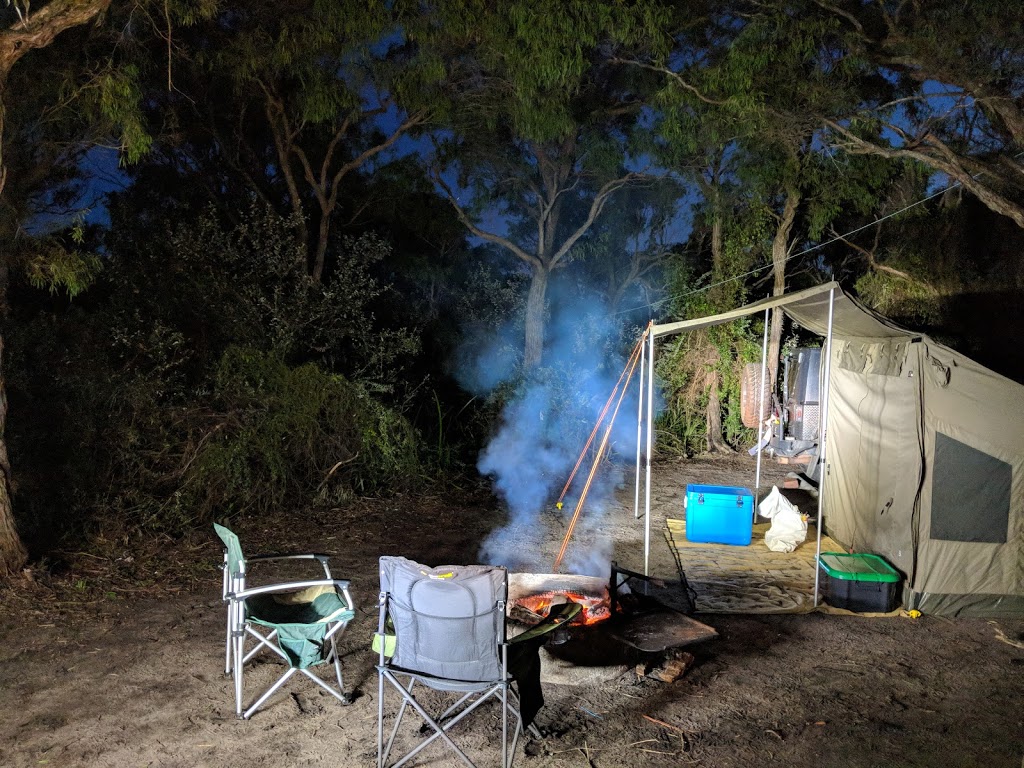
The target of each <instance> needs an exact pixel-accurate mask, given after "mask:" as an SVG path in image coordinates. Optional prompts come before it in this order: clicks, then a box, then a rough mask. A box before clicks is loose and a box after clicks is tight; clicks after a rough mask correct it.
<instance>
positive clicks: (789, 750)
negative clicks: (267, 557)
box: [0, 457, 1024, 768]
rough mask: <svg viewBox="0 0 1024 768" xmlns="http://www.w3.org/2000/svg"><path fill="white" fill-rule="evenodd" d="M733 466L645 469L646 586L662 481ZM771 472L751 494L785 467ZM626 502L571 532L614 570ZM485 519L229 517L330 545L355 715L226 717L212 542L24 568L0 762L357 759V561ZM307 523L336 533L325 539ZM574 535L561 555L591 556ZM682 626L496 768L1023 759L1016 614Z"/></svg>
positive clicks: (556, 691) (472, 506) (285, 540)
mask: <svg viewBox="0 0 1024 768" xmlns="http://www.w3.org/2000/svg"><path fill="white" fill-rule="evenodd" d="M752 466H753V463H752V460H749V459H747V458H746V457H736V458H731V459H714V460H696V461H665V462H660V463H659V464H658V465H657V466H656V467H655V470H656V483H655V496H654V499H653V502H654V505H653V509H654V530H655V531H656V532H657V536H656V537H655V538H654V539H653V541H652V573H653V574H654V575H657V576H662V577H664V578H667V579H671V578H672V577H673V576H674V575H675V565H674V563H673V560H672V555H671V552H670V550H669V547H668V545H667V543H666V540H665V538H664V537H663V536H662V529H663V527H664V520H665V518H666V517H672V516H678V515H679V514H681V508H680V505H679V500H680V497H679V495H678V491H679V488H680V486H681V484H683V485H684V484H685V483H686V482H704V483H715V484H722V485H747V486H749V485H750V484H751V477H752V473H751V469H752ZM769 466H770V469H769V471H768V477H767V479H766V482H767V483H768V484H769V487H770V484H771V483H772V482H776V483H778V482H781V477H782V475H784V473H785V469H784V468H779V467H777V466H771V465H769ZM624 495H628V496H629V499H628V500H626V501H625V502H624V506H623V508H622V509H620V510H618V511H616V512H614V513H612V514H610V515H609V516H608V517H607V518H605V519H604V520H603V521H602V522H601V523H600V524H597V525H592V526H590V527H589V528H588V529H586V530H585V532H584V534H585V537H612V538H614V540H615V543H616V551H615V557H617V558H618V559H619V560H620V562H621V563H622V564H623V565H626V566H629V565H635V564H636V558H638V557H642V542H641V533H642V525H641V524H639V523H638V522H637V521H636V520H635V519H634V518H633V515H632V512H631V506H630V505H631V503H632V495H631V493H625V494H624ZM503 522H505V521H504V520H502V519H501V515H500V514H498V513H496V512H495V511H494V507H493V503H492V502H491V500H490V498H489V496H488V495H487V494H485V493H479V494H476V495H472V494H470V495H466V496H464V497H463V498H462V500H460V501H459V502H457V503H454V504H453V503H452V502H451V499H450V498H438V497H430V498H425V497H415V498H413V497H399V498H396V499H390V500H363V501H359V502H357V503H354V504H352V505H351V506H349V507H346V508H344V509H339V510H333V511H331V512H330V513H321V514H316V515H311V514H308V513H306V514H299V513H295V514H291V515H287V516H285V517H284V518H282V519H278V520H275V521H273V522H272V523H271V522H270V521H267V522H266V523H263V524H256V523H254V522H250V521H245V520H239V521H237V528H238V531H239V533H240V535H241V536H242V540H243V543H245V544H246V545H247V546H248V547H249V548H250V549H251V550H253V551H257V550H261V551H268V550H296V549H297V550H308V549H323V550H326V551H329V552H332V553H334V555H335V557H334V558H333V561H332V562H333V563H334V565H335V567H336V571H337V573H338V575H339V576H343V577H347V578H351V579H352V582H353V587H354V596H355V598H356V600H357V603H358V606H359V609H360V610H359V613H358V615H357V618H356V620H355V621H354V622H353V625H352V626H351V627H350V628H349V631H348V633H347V634H346V636H345V638H344V641H343V647H344V653H345V657H344V664H345V670H346V677H347V681H348V684H349V686H350V687H353V686H354V687H355V688H357V689H358V691H359V693H360V694H361V695H360V696H359V697H358V698H357V700H356V701H355V703H354V704H352V705H351V706H350V707H347V708H346V707H341V706H338V705H335V704H334V703H333V702H332V701H331V700H329V699H328V698H327V697H326V696H325V695H321V694H320V693H318V692H317V691H316V690H315V689H314V688H313V686H312V685H307V684H301V685H299V686H298V687H297V688H294V689H292V690H293V691H295V693H294V694H292V693H288V692H282V693H281V694H279V695H278V696H277V697H276V698H275V699H274V700H273V701H272V702H271V703H270V704H269V705H268V706H267V708H266V709H265V710H264V711H262V712H260V713H258V714H257V715H256V716H255V717H254V718H253V719H252V720H251V721H249V722H239V721H236V720H235V719H234V717H233V716H232V701H231V685H230V682H229V681H228V680H226V679H225V678H224V677H223V675H222V665H223V635H222V632H223V620H224V608H223V606H222V604H221V601H220V575H219V571H218V568H217V566H218V564H219V562H220V558H221V551H220V545H219V542H217V541H216V539H215V537H214V536H213V534H212V531H211V532H210V534H209V536H203V535H196V536H195V537H192V538H190V539H187V540H184V541H178V542H161V543H160V545H159V550H157V549H156V548H154V551H152V552H150V553H146V552H142V551H132V550H128V549H124V548H123V545H121V544H118V543H116V542H111V544H110V550H109V553H106V554H104V553H92V555H91V556H86V555H81V554H79V555H72V554H69V555H68V560H67V562H66V563H65V564H63V565H64V568H65V570H64V572H63V573H62V575H59V576H57V575H54V574H53V573H46V572H43V571H42V570H41V569H37V571H36V572H35V574H34V579H35V581H34V582H31V583H23V584H21V585H20V586H19V588H18V589H17V590H16V591H14V592H7V593H4V594H3V599H4V602H5V604H6V605H7V610H5V615H4V617H3V619H2V620H0V621H2V623H0V648H2V650H0V659H2V662H3V663H2V664H0V691H2V695H0V753H2V755H3V760H2V762H3V764H4V765H5V766H18V767H21V766H24V767H25V768H28V767H29V766H143V765H149V766H216V767H218V768H220V767H222V766H225V767H226V766H268V767H269V766H279V765H324V766H327V765H330V766H367V767H369V766H371V765H374V764H375V761H374V744H375V739H376V680H375V676H374V668H373V664H374V658H373V656H372V654H371V653H370V651H369V650H368V645H369V635H370V632H371V631H372V630H371V627H372V625H373V622H374V621H375V615H376V614H375V608H374V603H375V601H376V593H377V567H376V562H377V557H378V556H379V555H380V554H382V553H385V552H386V553H393V554H402V555H405V556H407V557H410V558H414V559H418V560H420V561H423V562H428V563H436V564H440V563H442V562H469V561H473V560H474V558H475V555H476V549H477V547H478V545H479V542H480V541H482V540H483V538H484V537H485V536H486V534H487V533H488V532H489V531H490V530H491V529H492V528H493V527H494V526H495V525H499V524H502V523H503ZM325 530H328V531H334V532H335V533H333V534H330V535H329V536H328V538H327V540H325V539H324V534H323V532H324V531H325ZM549 533H550V531H549ZM536 535H538V536H541V533H540V532H538V533H537V534H536ZM585 537H584V538H581V539H580V540H578V541H576V542H575V543H574V546H581V547H586V546H589V545H590V544H591V543H592V539H590V540H588V539H587V538H585ZM557 539H558V536H557V535H555V536H549V537H548V538H547V539H545V540H543V541H541V542H540V544H539V545H538V546H540V550H539V551H540V553H541V554H542V555H545V556H546V555H547V554H548V553H553V552H554V551H556V550H557V548H558V541H557ZM55 565H57V564H55ZM54 570H56V568H55V569H54ZM132 584H134V585H136V586H135V587H134V588H132V587H131V586H130V585H132ZM133 589H134V591H133ZM700 618H702V620H704V621H706V622H707V623H709V624H711V625H712V626H713V627H715V628H716V629H717V630H718V632H719V634H720V637H719V638H718V639H717V640H714V641H711V642H709V643H706V644H703V645H698V646H693V647H691V648H689V649H688V650H689V651H691V652H692V653H693V654H694V655H695V657H696V660H695V663H694V665H693V667H692V668H691V669H689V671H688V672H687V673H686V674H685V676H683V677H682V678H681V679H679V680H678V681H676V682H674V683H663V682H658V681H655V680H651V679H638V678H637V676H636V673H635V671H633V669H632V668H630V669H627V670H623V671H621V674H615V673H614V671H613V672H612V673H610V677H611V679H610V681H608V682H603V683H599V684H598V683H588V684H585V685H578V686H566V685H551V686H548V687H547V688H546V690H545V694H546V698H547V706H546V707H545V709H544V710H543V711H542V712H541V715H540V717H539V724H540V725H541V726H542V728H543V729H544V730H546V731H548V733H549V735H548V737H547V738H546V739H545V740H543V741H540V742H530V743H529V744H528V745H527V748H526V751H525V754H524V753H523V752H522V751H521V752H520V754H519V756H518V758H517V762H516V765H518V766H520V767H521V768H529V767H530V766H536V767H537V768H540V767H541V766H544V767H545V768H546V767H548V766H552V767H558V768H562V767H565V768H568V767H569V766H596V767H598V768H604V767H613V766H623V767H624V768H626V767H630V766H638V767H639V766H663V765H698V766H709V767H710V766H715V767H716V768H717V767H720V766H726V767H728V766H760V765H765V764H778V765H785V766H787V767H788V768H811V766H854V767H857V766H865V767H867V766H936V765H943V766H986V767H989V766H991V767H993V768H1004V767H1005V768H1019V766H1021V761H1022V758H1024V709H1022V708H1021V706H1020V695H1021V691H1022V690H1024V647H1022V646H1024V621H1021V620H998V621H988V620H984V619H947V618H939V617H932V616H927V615H926V616H923V617H922V618H920V619H916V620H913V619H908V618H883V619H868V618H858V617H851V616H834V615H826V614H821V613H811V614H802V615H794V614H790V615H756V616H753V615H748V616H727V615H721V614H706V615H702V616H701V617H700ZM264 671H266V672H267V673H268V674H269V673H270V671H271V670H269V669H268V670H264ZM481 722H482V721H481ZM466 735H467V736H468V737H469V744H470V747H471V749H473V750H475V754H476V755H478V756H481V757H483V756H484V752H482V751H481V750H484V749H486V747H487V740H486V738H485V737H486V736H487V735H488V734H487V733H486V731H484V730H483V729H481V728H480V727H479V726H476V727H474V729H472V730H471V731H470V732H469V733H468V734H466ZM438 754H443V753H440V752H436V753H435V752H433V751H431V752H430V753H429V755H428V756H434V760H433V761H432V762H429V761H427V762H425V763H424V764H430V765H433V766H447V765H451V764H452V763H451V761H450V760H449V759H448V757H447V756H445V757H443V758H437V757H436V755H438ZM493 757H494V753H493V751H492V752H491V753H490V755H489V758H493ZM493 762H494V760H490V763H486V762H485V764H493Z"/></svg>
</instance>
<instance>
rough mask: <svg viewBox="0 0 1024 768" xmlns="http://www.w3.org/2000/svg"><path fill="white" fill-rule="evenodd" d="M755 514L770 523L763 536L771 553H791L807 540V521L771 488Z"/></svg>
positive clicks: (783, 497)
mask: <svg viewBox="0 0 1024 768" xmlns="http://www.w3.org/2000/svg"><path fill="white" fill-rule="evenodd" d="M757 513H758V514H759V515H760V516H761V517H765V518H768V519H769V520H771V521H772V525H771V527H770V528H769V529H768V531H767V532H766V533H765V535H764V543H765V545H766V546H767V547H768V549H770V550H771V551H772V552H792V551H793V550H794V549H796V548H797V546H798V545H800V544H802V543H803V542H804V541H806V540H807V521H806V520H804V519H803V517H802V516H801V515H800V510H799V509H797V508H796V507H795V506H793V504H792V503H791V502H790V501H789V499H787V498H786V497H785V496H783V495H782V494H781V493H779V488H778V486H772V490H771V493H769V494H768V495H767V496H766V497H765V499H764V501H762V502H761V503H760V504H758V505H757Z"/></svg>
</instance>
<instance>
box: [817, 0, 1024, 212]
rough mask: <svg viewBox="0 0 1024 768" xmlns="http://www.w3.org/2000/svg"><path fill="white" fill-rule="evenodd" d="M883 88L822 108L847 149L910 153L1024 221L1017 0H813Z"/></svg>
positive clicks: (1022, 74) (1023, 19)
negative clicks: (835, 108) (838, 107)
mask: <svg viewBox="0 0 1024 768" xmlns="http://www.w3.org/2000/svg"><path fill="white" fill-rule="evenodd" d="M804 10H805V11H806V12H808V13H817V14H818V15H819V16H820V17H822V18H823V19H825V20H828V21H831V22H832V23H834V24H835V26H836V29H837V33H838V34H837V37H836V39H835V42H836V45H837V49H838V51H839V52H840V53H841V55H842V56H843V57H844V58H847V59H849V60H850V61H851V62H855V63H857V64H858V65H859V66H861V67H862V68H863V69H864V70H865V71H866V72H870V73H871V74H873V75H874V79H875V81H876V82H877V83H878V85H879V86H881V87H878V88H875V89H873V90H867V91H865V92H864V93H863V94H862V99H861V100H860V101H859V103H857V104H855V105H853V106H854V108H852V109H849V110H846V111H844V112H841V113H839V114H823V115H821V117H822V119H823V120H824V122H825V123H826V124H827V125H828V126H829V127H830V128H831V130H832V133H833V136H832V141H833V142H834V143H835V145H836V146H838V147H841V148H842V149H844V150H845V151H847V152H850V153H856V154H866V155H873V156H878V157H883V158H889V159H896V160H912V161H915V162H917V163H920V164H922V165H924V166H927V167H928V168H930V169H932V170H933V171H936V172H938V173H941V174H944V175H945V176H946V177H947V178H948V179H949V180H951V181H955V182H957V183H959V184H960V185H962V186H963V187H964V189H966V190H968V191H969V192H970V193H971V194H973V195H975V196H976V197H977V198H978V199H979V200H980V201H981V202H982V203H983V204H984V205H985V206H987V207H988V208H990V209H992V210H993V211H995V212H997V213H999V214H1001V215H1003V216H1007V217H1009V218H1010V219H1012V220H1013V221H1014V222H1015V223H1016V224H1017V226H1019V227H1024V163H1022V162H1021V153H1022V150H1024V14H1022V13H1021V5H1020V3H1019V2H1017V0H986V2H977V1H976V2H956V1H954V0H933V2H912V3H907V2H901V3H894V2H888V1H885V0H874V1H873V2H860V0H856V1H855V0H813V2H808V3H805V4H804Z"/></svg>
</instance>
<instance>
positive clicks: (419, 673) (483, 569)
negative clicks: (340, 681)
mask: <svg viewBox="0 0 1024 768" xmlns="http://www.w3.org/2000/svg"><path fill="white" fill-rule="evenodd" d="M380 583H381V587H380V589H381V591H380V615H379V618H378V624H377V633H376V635H375V636H374V647H375V649H376V650H378V652H379V663H378V665H377V672H378V696H377V756H378V757H377V760H378V766H379V768H384V766H385V765H387V764H388V762H387V761H388V757H389V755H390V753H391V749H392V747H393V746H394V743H395V737H396V736H397V734H398V730H399V727H400V726H401V724H402V718H403V717H404V715H405V713H406V711H407V709H408V708H409V707H411V708H412V709H414V710H415V711H416V712H417V713H418V714H419V715H420V717H422V718H423V720H424V721H425V722H426V725H427V726H429V729H430V730H432V731H433V733H431V734H430V735H429V736H427V737H426V738H425V739H424V740H423V741H421V742H420V743H419V744H417V745H416V746H415V747H414V748H413V749H412V750H410V751H409V752H407V753H406V754H405V755H404V756H402V757H401V758H400V759H399V760H398V761H397V762H395V763H393V764H392V768H397V767H398V766H401V765H404V764H405V763H406V762H408V761H409V760H410V759H412V758H413V757H414V756H415V755H417V754H419V752H420V751H421V750H423V749H424V748H425V747H427V746H428V745H429V744H431V743H433V742H434V741H436V740H438V739H440V740H441V741H442V742H443V743H444V744H445V745H447V746H448V747H449V748H451V749H452V750H453V751H454V752H455V753H456V754H457V755H458V756H459V757H460V758H461V759H462V761H463V762H465V763H466V765H468V766H470V768H474V763H473V762H472V761H471V760H470V759H469V757H468V756H467V755H466V753H465V752H464V751H463V750H462V749H461V748H460V747H459V746H458V744H456V743H455V741H454V740H453V739H452V737H451V736H450V734H449V731H450V730H451V728H452V727H453V726H454V725H456V724H457V723H459V722H460V721H462V720H464V719H465V718H466V717H468V716H469V715H470V714H471V713H473V712H474V711H476V710H477V708H478V707H480V706H481V705H482V704H483V703H484V702H486V701H489V700H491V699H496V700H497V701H499V702H500V705H501V765H502V767H503V768H509V767H510V766H511V764H512V759H513V757H514V755H515V750H516V745H517V743H518V741H519V736H520V734H521V733H522V732H523V726H524V721H525V723H526V725H528V726H530V725H531V722H532V718H533V715H535V714H536V711H537V710H538V709H539V708H540V704H541V703H542V701H543V699H542V698H541V695H540V676H539V659H538V658H537V648H539V644H540V642H542V641H543V634H544V633H545V632H547V631H550V630H551V629H554V628H555V626H557V625H558V624H559V623H564V622H566V621H568V620H570V619H571V618H573V617H574V616H575V615H576V614H577V613H579V611H580V606H579V605H576V604H572V605H566V606H563V607H560V608H559V609H558V611H555V612H554V613H553V615H552V616H549V621H548V622H547V623H546V625H545V626H544V627H540V628H535V629H534V630H531V631H530V632H529V633H527V634H525V635H523V636H520V637H521V638H522V639H523V641H524V642H521V643H518V644H517V645H515V646H514V647H513V645H512V643H516V641H518V640H520V638H515V639H514V640H513V641H512V643H510V642H509V641H508V640H507V637H506V626H505V618H506V617H505V602H506V599H507V595H508V574H507V572H506V571H505V569H504V568H495V567H490V566H481V565H467V566H441V567H437V568H430V567H427V566H423V565H420V564H419V563H415V562H413V561H411V560H407V559H406V558H404V557H382V558H381V559H380ZM510 649H512V651H511V652H510ZM516 651H520V652H518V653H517V652H516ZM513 667H517V668H518V669H519V671H520V672H521V673H522V674H519V673H516V674H513V673H511V672H510V670H512V669H513ZM531 677H532V678H533V684H531V683H530V681H529V678H531ZM385 681H386V682H387V683H388V684H390V686H391V687H393V688H394V689H395V690H396V691H398V693H399V694H400V696H401V704H400V706H399V708H398V712H397V714H396V719H395V724H394V727H393V729H392V731H391V736H390V737H389V739H388V741H387V744H385V743H384V690H385ZM524 681H525V687H524ZM513 682H515V683H516V688H513V687H512V684H513ZM417 683H419V684H421V685H422V686H425V687H427V688H430V689H432V690H434V691H444V692H454V693H455V694H456V695H459V694H461V698H458V700H457V701H455V703H454V704H452V705H451V706H449V707H448V708H447V709H445V710H444V711H443V712H441V713H440V714H439V715H437V716H433V715H431V714H430V713H428V711H427V709H426V707H425V706H424V704H423V702H421V701H420V700H417V698H416V695H415V694H416V688H415V686H416V684H417ZM527 697H529V699H530V700H527ZM521 699H522V700H521ZM510 718H511V719H512V720H513V721H514V727H513V729H512V731H513V734H512V743H511V745H509V720H510ZM424 731H425V732H428V733H429V730H426V729H424ZM534 732H536V731H535V729H534Z"/></svg>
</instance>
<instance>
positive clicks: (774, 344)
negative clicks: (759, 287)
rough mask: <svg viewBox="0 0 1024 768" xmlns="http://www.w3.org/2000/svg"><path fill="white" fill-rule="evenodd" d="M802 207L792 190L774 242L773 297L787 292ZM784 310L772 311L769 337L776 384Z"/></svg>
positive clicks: (770, 368) (770, 375) (770, 371)
mask: <svg viewBox="0 0 1024 768" xmlns="http://www.w3.org/2000/svg"><path fill="white" fill-rule="evenodd" d="M799 205H800V191H799V190H797V189H790V190H789V191H788V192H787V193H786V202H785V204H784V205H783V206H782V217H781V218H780V219H779V227H778V229H776V230H775V237H774V239H773V240H772V275H773V277H774V280H773V283H772V296H781V295H782V294H784V293H785V292H786V259H787V258H788V257H789V236H790V235H791V234H792V232H793V222H794V221H796V209H797V206H799ZM782 318H783V314H782V310H781V309H778V308H776V309H773V310H772V327H771V332H770V334H769V336H768V380H769V381H771V382H773V386H774V382H775V381H776V380H777V377H778V375H779V350H780V349H781V348H782Z"/></svg>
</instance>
